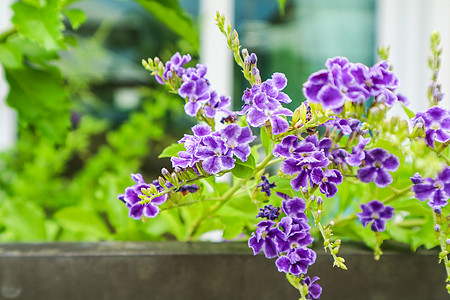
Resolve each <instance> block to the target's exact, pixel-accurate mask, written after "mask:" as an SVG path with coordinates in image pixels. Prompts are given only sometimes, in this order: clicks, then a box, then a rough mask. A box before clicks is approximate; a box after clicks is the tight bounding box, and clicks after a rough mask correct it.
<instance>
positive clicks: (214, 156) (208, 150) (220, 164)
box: [196, 136, 236, 174]
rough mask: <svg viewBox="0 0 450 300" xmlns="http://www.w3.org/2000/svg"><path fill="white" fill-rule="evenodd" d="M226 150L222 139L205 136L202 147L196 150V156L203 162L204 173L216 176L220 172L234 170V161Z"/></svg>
mask: <svg viewBox="0 0 450 300" xmlns="http://www.w3.org/2000/svg"><path fill="white" fill-rule="evenodd" d="M227 150H228V149H227V147H226V145H225V142H224V141H223V140H222V139H220V138H219V137H215V136H214V137H213V136H207V137H205V138H204V139H203V145H202V146H200V147H199V148H198V150H197V153H196V155H197V156H198V157H199V158H200V159H201V160H203V162H202V167H203V169H204V170H205V171H206V172H208V173H209V174H217V173H219V172H220V171H223V170H231V169H232V168H234V162H235V161H236V160H235V159H234V158H233V157H232V154H231V155H230V153H229V152H228V151H227Z"/></svg>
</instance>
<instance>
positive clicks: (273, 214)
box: [256, 204, 280, 221]
mask: <svg viewBox="0 0 450 300" xmlns="http://www.w3.org/2000/svg"><path fill="white" fill-rule="evenodd" d="M259 210H260V211H261V212H260V213H258V215H257V216H256V217H257V218H266V219H267V220H272V221H273V220H276V219H277V218H278V216H279V215H280V208H279V207H274V206H273V205H272V204H269V205H265V206H264V208H260V209H259Z"/></svg>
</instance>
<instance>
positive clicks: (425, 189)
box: [411, 167, 450, 210]
mask: <svg viewBox="0 0 450 300" xmlns="http://www.w3.org/2000/svg"><path fill="white" fill-rule="evenodd" d="M411 181H412V183H413V184H414V185H413V187H412V188H411V190H412V191H413V192H414V195H415V197H416V198H417V199H419V200H420V201H425V200H429V201H428V205H429V206H430V207H432V208H433V209H434V210H440V209H441V208H442V207H443V206H446V205H447V203H448V202H447V200H448V199H449V198H450V167H445V168H444V170H442V172H440V173H439V174H438V175H437V177H436V179H433V178H431V177H427V178H422V176H421V175H420V174H419V173H416V174H414V176H413V177H411Z"/></svg>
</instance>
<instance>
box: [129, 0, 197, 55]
mask: <svg viewBox="0 0 450 300" xmlns="http://www.w3.org/2000/svg"><path fill="white" fill-rule="evenodd" d="M136 2H138V3H139V4H141V5H142V6H143V7H144V8H145V9H146V10H147V11H149V12H150V13H151V14H152V15H153V16H154V17H155V18H156V19H158V20H159V21H160V22H162V23H163V24H165V25H166V26H168V27H169V28H170V29H172V30H173V31H174V32H175V33H177V34H179V35H180V36H181V37H183V38H184V39H186V40H187V41H188V42H189V43H190V44H191V45H192V47H193V48H194V49H195V50H196V51H197V50H198V33H197V30H196V29H195V28H194V26H193V22H192V20H191V18H190V17H189V16H188V15H187V14H186V13H185V12H184V11H183V9H182V8H181V6H180V4H179V3H178V1H177V0H136Z"/></svg>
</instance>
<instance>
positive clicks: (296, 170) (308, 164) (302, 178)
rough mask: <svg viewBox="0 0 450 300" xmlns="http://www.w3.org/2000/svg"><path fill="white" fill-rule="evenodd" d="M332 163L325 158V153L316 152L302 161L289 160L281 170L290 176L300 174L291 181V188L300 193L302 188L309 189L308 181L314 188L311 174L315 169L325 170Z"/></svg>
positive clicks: (301, 159)
mask: <svg viewBox="0 0 450 300" xmlns="http://www.w3.org/2000/svg"><path fill="white" fill-rule="evenodd" d="M329 163H330V161H329V160H328V158H326V157H325V154H324V152H323V151H315V152H313V153H312V154H311V155H308V156H305V157H302V158H300V159H295V158H288V159H286V160H285V161H284V162H283V164H282V165H281V170H282V171H283V172H284V173H285V174H288V175H294V174H298V175H297V177H295V178H294V179H292V180H291V186H292V188H293V189H294V190H295V191H299V190H300V187H308V180H309V182H310V184H311V186H313V184H314V181H313V180H312V179H311V172H312V171H313V169H315V168H324V167H326V166H328V164H329Z"/></svg>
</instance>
